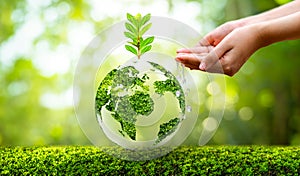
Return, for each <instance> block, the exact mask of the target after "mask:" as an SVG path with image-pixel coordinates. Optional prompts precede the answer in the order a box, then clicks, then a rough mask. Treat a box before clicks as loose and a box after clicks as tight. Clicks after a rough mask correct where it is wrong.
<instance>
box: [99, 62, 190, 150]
mask: <svg viewBox="0 0 300 176" xmlns="http://www.w3.org/2000/svg"><path fill="white" fill-rule="evenodd" d="M95 104H96V106H95V108H96V113H97V119H98V122H99V124H100V126H101V128H102V129H103V131H104V133H105V134H106V136H107V137H108V138H109V139H110V140H112V141H113V142H115V143H117V144H118V145H120V146H123V147H125V148H126V147H128V148H129V147H130V148H132V146H133V145H134V146H142V147H145V146H147V147H151V146H156V145H161V144H163V143H164V142H165V141H168V140H169V139H171V138H172V134H173V133H175V132H176V130H177V128H179V127H180V124H181V122H182V121H183V120H184V118H185V109H186V103H185V95H184V91H183V89H182V87H181V85H180V83H179V82H178V80H177V79H176V77H175V76H174V75H173V74H172V73H171V72H170V71H168V70H167V69H166V68H164V67H163V66H161V65H159V64H157V63H154V62H151V61H146V60H136V59H132V60H130V61H129V62H127V63H125V64H124V65H122V66H121V67H118V68H116V69H113V70H112V71H110V72H109V73H108V74H107V75H106V76H105V77H104V79H103V80H102V81H101V83H100V85H99V87H98V89H97V93H96V98H95Z"/></svg>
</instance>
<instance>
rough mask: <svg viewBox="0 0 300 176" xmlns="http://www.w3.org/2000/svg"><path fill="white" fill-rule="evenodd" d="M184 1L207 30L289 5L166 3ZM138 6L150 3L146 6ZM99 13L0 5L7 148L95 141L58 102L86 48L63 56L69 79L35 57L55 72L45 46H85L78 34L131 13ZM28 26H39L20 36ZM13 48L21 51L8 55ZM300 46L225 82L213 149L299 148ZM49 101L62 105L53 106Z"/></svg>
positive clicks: (58, 3)
mask: <svg viewBox="0 0 300 176" xmlns="http://www.w3.org/2000/svg"><path fill="white" fill-rule="evenodd" d="M182 2H184V3H186V4H192V5H195V3H198V4H200V6H201V5H202V6H203V7H205V8H202V10H199V12H198V17H197V19H198V21H199V23H200V24H202V25H203V31H204V32H208V31H209V30H212V29H213V27H216V26H217V25H219V24H222V23H224V22H226V21H228V20H232V19H237V18H241V17H245V16H248V15H253V14H256V13H259V12H263V11H265V10H268V9H271V8H274V7H276V6H278V5H280V4H283V3H286V2H287V0H270V1H260V0H253V1H250V0H249V1H238V0H228V1H221V0H212V1H209V0H168V1H167V0H166V3H167V4H168V5H169V13H170V14H171V13H172V12H173V11H172V9H175V8H176V6H177V4H178V3H182ZM114 3H115V4H114ZM118 3H119V2H118V1H117V0H115V1H112V3H111V4H114V5H115V6H116V8H117V4H118ZM132 3H137V4H139V5H141V6H145V7H146V6H148V5H149V2H146V1H141V2H132ZM132 3H131V5H132ZM129 4H130V3H129ZM95 9H96V10H97V7H96V6H95V5H94V6H93V5H92V1H83V0H73V1H69V0H53V1H51V0H47V1H33V0H11V1H7V0H4V1H0V12H1V15H0V83H1V89H0V121H1V123H0V144H1V145H34V144H36V145H43V144H88V143H89V142H88V140H87V139H86V137H85V136H84V134H83V133H82V132H81V130H80V127H79V125H78V123H77V121H76V117H75V113H74V111H73V107H72V105H70V104H68V103H66V104H67V105H65V106H61V107H60V106H55V105H56V104H58V105H59V103H60V102H58V101H61V99H59V98H57V97H60V96H61V95H63V94H64V92H66V91H67V90H69V89H71V88H72V79H73V69H74V65H75V63H76V58H75V59H74V58H73V57H77V58H78V57H79V55H80V52H78V50H79V51H80V50H83V47H85V45H83V46H78V47H77V48H79V49H77V48H76V49H74V50H71V51H70V52H69V53H75V56H69V57H68V58H65V59H66V60H68V61H67V68H68V71H67V72H63V73H55V72H54V73H52V74H49V73H47V72H45V71H44V70H43V68H41V67H39V64H37V63H39V62H37V61H36V58H39V59H42V62H41V63H43V62H44V63H48V62H49V64H46V65H49V67H50V66H51V64H53V63H52V62H50V60H46V59H44V58H41V57H40V55H38V56H36V55H35V54H36V53H37V52H38V50H39V48H41V47H42V48H43V46H44V45H46V46H49V47H48V48H49V51H48V52H47V53H45V55H47V54H49V53H54V52H56V50H57V49H59V48H61V47H67V48H72V47H73V46H74V43H75V45H76V44H77V43H79V44H80V43H84V42H83V41H78V40H76V36H78V33H75V34H73V32H74V31H73V30H76V29H78V28H81V27H85V28H84V29H86V30H90V31H91V33H92V35H94V34H95V33H97V32H99V31H101V30H103V29H104V28H106V27H107V26H108V25H111V24H112V23H113V22H114V21H116V20H118V19H120V18H122V17H123V16H124V15H125V14H126V12H125V11H124V13H123V11H120V12H119V14H118V15H109V14H106V15H103V16H101V15H100V17H99V15H98V16H97V15H95V14H93V13H92V12H94V11H95ZM111 9H112V10H113V9H114V8H111ZM93 10H94V11H93ZM124 10H126V9H124ZM99 11H101V10H99ZM30 21H35V23H29V22H30ZM27 23H29V24H27ZM25 24H27V25H32V24H34V25H32V27H31V28H29V30H27V31H26V32H27V33H21V32H20V31H21V30H23V27H24V26H25ZM38 24H41V25H40V26H42V27H41V28H39V25H38ZM72 34H73V35H72ZM79 34H80V33H79ZM20 35H21V36H23V38H24V41H23V40H22V37H21V38H20ZM28 36H32V40H28V39H27V37H28ZM74 38H75V39H74ZM14 40H20V41H17V42H16V41H15V42H14ZM23 42H27V43H23ZM76 42H77V43H76ZM10 43H13V44H18V43H20V45H21V46H15V47H10V48H13V49H14V50H12V49H11V50H8V49H7V48H8V47H7V45H9V44H10ZM45 43H46V44H45ZM85 44H87V43H85ZM299 47H300V42H299V41H287V42H282V43H278V44H274V45H272V46H269V47H266V48H263V49H261V50H260V51H258V52H257V53H256V54H255V55H253V57H252V58H251V59H250V60H249V62H247V63H246V64H245V65H244V66H243V67H242V69H241V71H240V72H239V73H238V74H237V75H236V76H234V77H233V78H229V77H226V89H227V90H226V98H227V100H226V110H225V115H224V118H223V121H222V122H221V125H220V127H219V129H218V130H217V133H216V135H215V136H214V138H213V139H212V140H211V144H292V145H299V144H300V82H299V78H298V75H300V70H299V69H298V65H299V64H300V59H299V55H300V50H299ZM22 49H24V50H26V52H25V51H23V50H22ZM76 52H78V53H77V54H78V55H77V54H76ZM7 55H9V56H7ZM53 59H55V58H53ZM55 62H64V61H63V60H61V61H55ZM49 95H51V96H49ZM50 97H56V99H55V98H54V100H53V101H50V100H49V99H51V98H50ZM69 98H71V99H72V97H69ZM64 100H65V99H64ZM55 101H57V103H56V102H55ZM45 102H46V103H45ZM49 102H50V105H49ZM51 104H52V105H51Z"/></svg>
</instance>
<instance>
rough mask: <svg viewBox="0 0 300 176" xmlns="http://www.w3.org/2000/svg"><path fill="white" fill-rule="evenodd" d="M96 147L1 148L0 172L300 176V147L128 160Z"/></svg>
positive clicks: (202, 150) (208, 150)
mask: <svg viewBox="0 0 300 176" xmlns="http://www.w3.org/2000/svg"><path fill="white" fill-rule="evenodd" d="M103 150H107V148H96V147H89V146H86V147H79V146H67V147H0V175H299V174H300V167H299V166H300V147H266V146H205V147H180V148H177V149H175V150H174V151H172V152H171V153H169V154H167V155H166V156H163V157H161V158H158V159H154V160H149V161H126V160H120V159H119V158H114V157H111V156H110V155H108V154H107V153H106V152H103Z"/></svg>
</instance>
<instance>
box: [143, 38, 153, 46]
mask: <svg viewBox="0 0 300 176" xmlns="http://www.w3.org/2000/svg"><path fill="white" fill-rule="evenodd" d="M153 40H154V36H152V37H148V38H146V39H145V40H143V41H142V42H141V47H143V46H146V45H149V44H151V43H152V42H153Z"/></svg>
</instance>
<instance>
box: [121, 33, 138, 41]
mask: <svg viewBox="0 0 300 176" xmlns="http://www.w3.org/2000/svg"><path fill="white" fill-rule="evenodd" d="M124 35H125V36H126V37H128V38H130V39H132V40H133V41H134V40H137V37H136V36H135V35H134V34H132V33H130V32H124Z"/></svg>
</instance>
